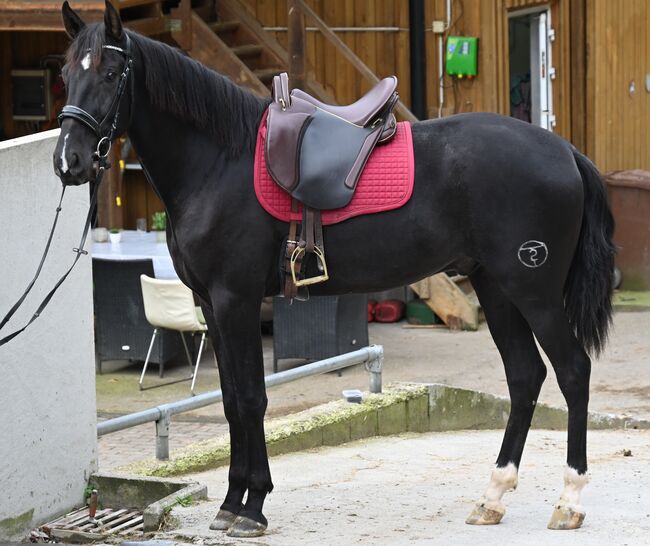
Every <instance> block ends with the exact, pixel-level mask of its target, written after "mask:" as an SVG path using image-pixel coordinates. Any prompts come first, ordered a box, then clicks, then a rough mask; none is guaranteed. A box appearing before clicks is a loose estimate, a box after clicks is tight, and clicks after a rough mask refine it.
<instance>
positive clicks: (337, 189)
mask: <svg viewBox="0 0 650 546" xmlns="http://www.w3.org/2000/svg"><path fill="white" fill-rule="evenodd" d="M396 88H397V78H396V77H395V76H391V77H389V78H385V79H383V80H382V81H380V82H379V83H378V84H377V85H375V87H374V88H373V89H371V90H370V91H369V92H368V93H367V94H366V95H364V96H363V97H361V98H360V99H359V100H358V101H356V102H355V103H353V104H350V105H348V106H333V105H328V104H325V103H323V102H321V101H319V100H318V99H315V98H314V97H312V96H311V95H309V94H307V93H305V92H304V91H301V90H299V89H294V90H293V91H292V92H291V93H289V78H288V76H287V74H286V73H282V74H280V75H278V76H276V77H275V78H274V79H273V102H272V103H271V105H270V106H269V109H268V116H267V122H266V123H267V130H266V138H265V143H264V156H265V160H266V164H267V169H268V172H269V174H270V175H271V177H272V178H273V180H274V181H275V182H276V183H277V184H278V185H279V186H280V187H282V188H283V189H284V190H285V191H287V192H288V193H289V194H290V195H291V197H292V198H293V199H294V200H295V201H297V202H300V203H302V205H303V221H302V225H301V231H300V240H299V241H297V240H296V233H297V223H296V222H295V221H292V222H291V223H290V225H289V237H288V240H287V247H286V265H287V267H286V268H285V271H286V272H287V281H286V283H285V295H287V296H288V297H294V296H295V295H296V292H297V288H298V287H300V286H304V285H309V284H315V283H318V282H323V281H326V280H327V279H328V278H329V276H328V272H327V264H326V261H325V251H324V248H323V236H322V223H321V218H320V211H321V210H329V209H338V208H342V207H345V206H346V205H347V204H348V203H349V202H350V201H351V200H352V197H353V195H354V190H355V189H356V186H357V182H358V181H359V177H360V175H361V172H362V171H363V168H364V166H365V164H366V162H367V161H368V158H369V157H370V154H371V153H372V151H373V149H374V148H375V146H376V145H377V144H378V143H379V142H386V141H388V140H390V139H391V138H392V136H393V135H394V134H395V130H396V126H397V124H396V120H395V115H394V114H393V108H394V107H395V104H396V103H397V100H398V95H397V92H396ZM295 206H297V205H295ZM307 254H314V255H315V256H316V258H317V264H318V268H319V270H320V275H317V276H315V277H311V278H304V275H302V273H301V270H302V266H303V258H304V257H305V256H306V255H307ZM289 271H290V272H291V277H289V275H288V272H289ZM301 276H302V277H303V278H299V277H301Z"/></svg>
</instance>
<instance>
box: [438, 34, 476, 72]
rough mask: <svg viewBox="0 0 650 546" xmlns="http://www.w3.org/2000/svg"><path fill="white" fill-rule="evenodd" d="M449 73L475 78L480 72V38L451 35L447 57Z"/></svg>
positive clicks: (446, 62)
mask: <svg viewBox="0 0 650 546" xmlns="http://www.w3.org/2000/svg"><path fill="white" fill-rule="evenodd" d="M445 67H446V70H447V74H449V75H450V76H456V77H458V78H473V77H474V76H476V75H477V74H478V38H476V37H474V36H449V37H448V38H447V54H446V57H445Z"/></svg>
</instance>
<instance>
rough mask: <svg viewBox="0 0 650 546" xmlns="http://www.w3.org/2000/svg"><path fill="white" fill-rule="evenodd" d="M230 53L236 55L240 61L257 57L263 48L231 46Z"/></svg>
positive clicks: (257, 46) (259, 46)
mask: <svg viewBox="0 0 650 546" xmlns="http://www.w3.org/2000/svg"><path fill="white" fill-rule="evenodd" d="M230 49H232V52H233V53H234V54H235V55H237V57H239V58H240V59H248V58H250V57H258V56H259V55H260V54H261V53H262V51H264V48H263V47H262V46H261V45H259V44H245V45H239V46H233V47H231V48H230Z"/></svg>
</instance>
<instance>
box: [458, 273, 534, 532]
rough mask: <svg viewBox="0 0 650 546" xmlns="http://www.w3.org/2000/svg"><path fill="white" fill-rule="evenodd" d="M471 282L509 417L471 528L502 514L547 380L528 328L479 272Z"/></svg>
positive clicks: (513, 485)
mask: <svg viewBox="0 0 650 546" xmlns="http://www.w3.org/2000/svg"><path fill="white" fill-rule="evenodd" d="M470 278H471V281H472V285H473V286H474V289H475V290H476V293H477V295H478V297H479V300H480V302H481V305H482V306H483V310H484V312H485V317H486V319H487V323H488V327H489V328H490V333H491V334H492V338H493V339H494V342H495V344H496V346H497V349H498V350H499V353H500V354H501V358H502V360H503V363H504V366H505V370H506V378H507V381H508V390H509V391H510V400H511V409H510V416H509V418H508V424H507V426H506V431H505V435H504V437H503V443H502V445H501V451H500V452H499V456H498V458H497V463H496V468H495V469H494V471H493V472H492V477H491V480H490V485H489V486H488V488H487V490H486V492H485V494H484V495H483V497H482V498H481V500H480V501H479V502H478V503H477V505H476V507H475V508H474V511H473V512H472V513H471V514H470V516H469V517H468V518H467V523H469V524H472V525H491V524H496V523H499V522H500V521H501V519H502V518H503V515H504V514H505V507H504V505H503V503H502V501H501V498H502V497H503V494H504V493H505V492H506V491H508V490H510V489H514V488H516V487H517V479H518V475H517V474H518V468H519V463H520V461H521V455H522V452H523V449H524V444H525V442H526V436H527V435H528V429H529V428H530V422H531V420H532V418H533V412H534V411H535V404H536V403H537V397H538V396H539V391H540V389H541V387H542V383H543V382H544V379H545V378H546V366H545V365H544V362H543V361H542V358H541V356H540V354H539V351H538V350H537V346H536V345H535V340H534V338H533V334H532V332H531V329H530V327H529V326H528V323H527V322H526V320H525V319H524V317H523V316H522V315H521V313H520V312H519V310H518V309H517V308H516V307H515V306H514V305H513V304H512V303H511V302H510V301H509V300H508V298H507V297H506V296H505V294H504V293H503V292H502V290H501V288H500V287H499V285H498V284H497V283H496V282H495V281H494V280H493V279H491V278H490V277H489V275H488V274H487V273H486V272H485V270H484V269H482V268H481V269H479V270H477V271H476V272H474V273H473V274H471V275H470Z"/></svg>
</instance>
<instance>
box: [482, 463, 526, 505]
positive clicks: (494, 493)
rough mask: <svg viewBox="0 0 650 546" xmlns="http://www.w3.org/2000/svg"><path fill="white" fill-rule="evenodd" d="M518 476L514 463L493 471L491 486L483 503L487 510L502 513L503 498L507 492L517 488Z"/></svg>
mask: <svg viewBox="0 0 650 546" xmlns="http://www.w3.org/2000/svg"><path fill="white" fill-rule="evenodd" d="M517 482H518V474H517V467H516V466H515V464H514V463H508V464H507V465H506V466H504V467H501V468H499V467H497V468H495V469H494V470H493V471H492V477H491V478H490V485H488V488H487V490H486V491H485V495H483V499H481V500H482V502H483V503H485V506H486V507H487V508H490V509H492V510H497V511H499V512H500V511H502V510H503V504H502V503H501V498H502V497H503V495H504V493H505V492H506V491H510V490H511V489H516V488H517Z"/></svg>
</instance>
